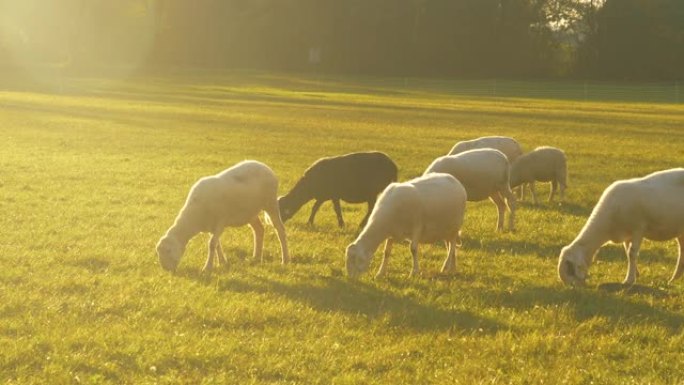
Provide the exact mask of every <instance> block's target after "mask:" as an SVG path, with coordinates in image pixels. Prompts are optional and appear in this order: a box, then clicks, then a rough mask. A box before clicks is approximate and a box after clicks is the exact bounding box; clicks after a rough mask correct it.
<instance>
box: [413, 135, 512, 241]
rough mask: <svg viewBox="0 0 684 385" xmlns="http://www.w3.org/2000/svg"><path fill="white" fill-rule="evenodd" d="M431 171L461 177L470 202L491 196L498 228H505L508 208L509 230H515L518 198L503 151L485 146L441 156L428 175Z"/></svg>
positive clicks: (433, 163)
mask: <svg viewBox="0 0 684 385" xmlns="http://www.w3.org/2000/svg"><path fill="white" fill-rule="evenodd" d="M431 172H444V173H447V174H451V175H452V176H454V178H456V179H458V181H459V182H461V183H462V184H463V187H465V189H466V192H467V193H468V200H469V201H473V202H477V201H481V200H484V199H486V198H489V199H491V200H492V202H494V204H495V205H496V207H497V209H498V213H499V217H498V220H497V224H496V229H497V231H503V228H504V215H505V213H506V207H508V210H509V211H510V216H509V222H508V229H509V230H510V231H513V230H514V228H515V226H514V221H515V207H516V204H515V197H514V196H513V192H512V191H511V188H510V185H509V172H510V169H509V165H508V160H507V159H506V156H505V155H504V154H503V153H502V152H501V151H499V150H494V149H491V148H483V149H478V150H469V151H466V152H462V153H460V154H458V155H447V156H442V157H439V158H437V159H435V161H434V162H432V164H431V165H430V166H429V167H428V168H427V170H425V174H428V173H431Z"/></svg>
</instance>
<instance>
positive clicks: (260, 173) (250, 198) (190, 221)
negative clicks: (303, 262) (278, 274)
mask: <svg viewBox="0 0 684 385" xmlns="http://www.w3.org/2000/svg"><path fill="white" fill-rule="evenodd" d="M262 210H264V211H265V212H266V214H267V222H269V219H270V221H271V222H272V224H273V226H274V227H275V229H276V231H277V233H278V238H279V240H280V247H281V256H282V263H283V264H285V263H287V262H288V261H289V254H288V251H287V239H286V236H285V227H284V226H283V222H282V221H281V219H280V210H279V209H278V179H277V178H276V176H275V174H274V173H273V171H272V170H271V169H270V168H268V166H266V165H265V164H263V163H260V162H257V161H253V160H247V161H244V162H240V163H238V164H236V165H235V166H233V167H231V168H229V169H227V170H225V171H223V172H221V173H219V174H216V175H213V176H208V177H204V178H201V179H200V180H199V181H197V183H195V185H194V186H192V188H191V189H190V193H189V194H188V197H187V199H186V201H185V205H184V206H183V208H182V209H181V211H180V213H179V214H178V217H176V221H175V222H174V224H173V226H171V228H170V229H169V230H168V231H167V232H166V234H165V235H164V236H163V237H162V238H161V239H160V240H159V243H157V254H158V255H159V262H160V264H161V265H162V267H163V268H164V269H166V270H170V271H173V270H175V269H176V267H177V266H178V263H179V262H180V259H181V257H182V256H183V253H184V252H185V246H186V245H187V243H188V241H189V240H190V239H191V238H192V237H194V236H195V235H196V234H198V233H200V232H208V233H211V234H212V236H211V239H210V240H209V253H208V256H207V262H206V264H205V265H204V268H203V269H202V270H203V271H207V272H209V271H211V269H212V268H213V263H214V257H218V260H219V261H220V262H221V263H224V264H225V263H226V259H225V257H224V256H223V251H222V249H221V242H220V239H219V238H220V236H221V233H222V232H223V230H224V229H225V228H226V227H237V226H243V225H246V224H249V225H250V226H251V228H252V231H253V233H254V254H253V256H254V258H255V259H256V258H258V259H261V257H262V250H263V243H264V226H263V225H262V224H261V221H260V220H259V213H260V212H261V211H262Z"/></svg>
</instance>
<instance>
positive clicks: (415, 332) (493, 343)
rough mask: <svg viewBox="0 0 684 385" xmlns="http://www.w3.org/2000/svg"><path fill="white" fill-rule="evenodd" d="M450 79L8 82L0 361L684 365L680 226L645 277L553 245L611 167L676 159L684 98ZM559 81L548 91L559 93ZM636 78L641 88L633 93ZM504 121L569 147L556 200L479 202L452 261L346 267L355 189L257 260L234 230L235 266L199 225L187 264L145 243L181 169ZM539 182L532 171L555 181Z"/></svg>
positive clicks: (270, 367)
mask: <svg viewBox="0 0 684 385" xmlns="http://www.w3.org/2000/svg"><path fill="white" fill-rule="evenodd" d="M437 85H438V82H434V81H431V82H420V81H411V82H410V83H408V84H407V83H406V82H404V81H401V80H391V79H390V80H387V81H382V82H378V81H371V80H370V79H345V78H327V77H315V78H314V77H305V76H294V75H282V74H258V73H257V74H255V73H249V74H246V73H222V74H203V75H183V76H180V75H178V76H173V77H159V78H152V77H146V78H136V79H130V80H127V81H123V82H122V81H119V82H111V81H104V80H100V79H69V80H65V81H64V82H63V83H62V84H61V85H60V91H59V92H54V89H51V91H50V92H44V91H42V90H41V88H40V87H30V88H26V87H24V88H22V87H16V86H12V87H6V88H5V91H2V92H0V141H1V142H2V143H1V145H0V162H1V167H0V213H1V214H2V215H0V228H1V229H2V231H0V263H1V266H0V267H1V268H0V383H3V384H34V383H35V384H44V383H51V384H71V383H117V384H118V383H135V384H151V383H162V384H166V383H188V384H191V383H192V384H205V383H206V384H211V383H235V384H238V383H239V384H295V383H296V384H430V383H435V384H446V383H450V384H503V383H515V384H541V383H545V384H592V383H593V384H609V383H615V384H632V383H633V384H648V383H652V384H677V383H680V384H681V383H684V289H683V288H684V281H679V282H677V283H676V284H675V285H672V286H667V284H666V282H667V279H668V278H669V277H670V275H671V273H672V269H673V268H674V264H675V260H676V247H675V242H674V241H672V242H665V243H653V242H645V245H644V247H643V249H642V253H641V258H640V272H641V276H640V278H639V283H640V284H641V285H643V287H642V290H639V291H636V292H607V291H603V290H599V289H597V287H596V286H597V284H599V283H605V282H616V281H620V280H622V278H623V277H624V273H625V269H626V262H625V257H624V254H623V251H622V249H621V247H620V246H617V245H613V246H606V247H604V248H603V249H602V250H601V252H600V253H599V255H598V260H597V262H596V263H595V264H594V266H593V267H592V269H591V274H592V275H591V277H590V279H589V286H588V287H587V288H584V289H572V288H565V287H563V286H561V284H560V283H559V281H558V278H557V275H556V263H557V258H558V253H559V251H560V248H561V247H562V246H563V245H565V244H567V243H568V242H570V241H571V240H572V239H573V238H574V236H575V235H576V234H577V233H578V231H579V230H580V228H581V227H582V225H583V224H584V221H585V219H586V217H587V216H588V214H589V212H590V211H591V208H592V207H593V205H594V204H595V202H596V200H597V199H598V197H599V195H600V193H601V192H602V191H603V189H604V188H605V187H606V186H607V185H608V184H610V183H611V182H613V181H614V180H616V179H620V178H626V177H634V176H641V175H645V174H647V173H649V172H652V171H655V170H659V169H665V168H672V167H681V166H683V165H684V147H683V145H684V106H682V105H681V104H680V105H677V104H649V103H640V102H637V101H633V102H610V101H604V102H596V101H591V102H584V101H573V100H568V99H564V100H558V99H554V98H540V97H536V98H525V97H491V96H487V95H480V96H473V95H463V94H459V92H458V90H457V89H455V88H454V87H441V86H437ZM550 96H553V95H550ZM631 99H633V100H638V99H639V96H638V95H633V98H631ZM489 134H500V135H508V136H513V137H515V138H517V139H518V140H519V141H520V142H521V143H522V144H523V146H524V147H525V148H526V149H532V148H534V147H535V146H538V145H553V146H557V147H559V148H562V149H564V150H565V151H566V154H567V156H568V159H569V171H570V176H569V190H568V192H567V202H566V203H565V204H563V205H558V204H548V203H546V202H544V203H543V204H541V205H540V206H538V207H535V206H533V205H531V204H530V203H529V202H527V203H522V204H520V205H519V211H518V223H517V225H518V226H517V227H518V231H517V232H515V233H504V234H497V233H495V232H494V227H495V218H496V210H495V208H494V205H492V204H491V203H489V202H480V203H472V204H469V205H468V210H467V213H466V223H465V225H464V229H463V235H464V245H463V247H462V249H461V251H460V253H459V266H458V269H459V273H458V275H457V276H455V277H453V278H449V279H446V278H442V277H439V276H437V275H435V274H434V273H436V272H437V271H438V269H439V267H440V266H441V262H442V260H443V259H444V256H445V255H446V251H445V249H444V248H443V246H442V245H426V246H424V247H422V252H423V255H422V257H421V260H420V263H421V267H422V269H423V270H424V272H425V274H424V276H423V277H420V278H408V273H409V271H410V253H409V250H408V247H407V246H406V245H397V246H396V247H395V249H394V253H393V256H394V258H393V259H392V261H391V264H390V268H391V271H390V277H389V279H387V280H373V279H372V275H373V273H374V270H375V269H376V268H377V266H378V264H379V259H380V253H379V252H378V253H377V254H376V257H375V258H374V260H373V263H372V265H371V269H372V272H371V274H367V275H366V276H364V277H363V278H362V279H360V280H359V281H350V280H348V279H347V278H346V274H345V273H344V249H345V247H346V245H347V244H348V243H349V242H351V241H352V240H353V239H354V237H355V233H356V228H355V225H356V223H358V221H359V220H360V219H361V218H362V216H363V214H364V210H365V205H349V204H343V212H344V216H345V220H346V221H347V227H346V228H345V229H339V228H338V227H337V225H336V220H335V217H334V213H333V210H332V205H330V204H329V203H328V204H326V205H324V206H323V207H322V209H321V211H320V212H319V215H318V217H317V224H316V227H315V228H309V227H308V226H307V225H306V219H307V217H308V211H309V210H310V207H311V204H309V205H307V206H305V207H304V208H303V209H302V211H300V212H299V213H298V214H297V215H296V216H295V217H294V218H293V219H292V220H291V221H290V222H288V223H287V224H286V227H287V231H288V238H289V243H290V248H291V254H292V261H293V263H292V264H290V265H288V266H281V265H280V264H279V253H280V250H279V247H278V243H277V238H276V237H275V232H274V231H273V230H272V229H271V228H268V227H267V237H266V243H265V262H264V263H263V264H261V263H255V262H254V261H251V259H250V255H251V247H252V246H251V245H252V239H251V232H250V230H249V229H248V228H246V227H245V228H236V229H229V230H227V231H226V232H225V233H224V236H223V238H222V240H223V244H224V248H225V250H226V254H227V256H228V258H229V261H230V266H229V267H228V268H225V269H221V270H219V271H217V272H216V273H215V274H213V275H212V276H210V277H207V276H202V275H201V274H200V269H201V267H202V265H203V263H204V259H205V253H206V242H207V240H208V237H206V236H204V235H200V236H197V237H196V238H195V239H193V240H192V241H191V243H190V244H189V246H188V249H187V251H186V253H185V256H184V258H183V260H182V262H181V265H180V267H179V270H178V272H177V274H176V275H171V274H168V273H166V272H164V271H163V270H162V269H161V268H160V266H159V264H158V262H157V257H156V254H155V251H154V246H155V243H156V242H157V240H158V239H159V238H160V237H161V235H162V234H163V233H164V232H165V231H166V229H167V228H168V227H169V226H170V225H171V224H172V222H173V219H174V218H175V216H176V214H177V212H178V210H179V209H180V207H181V206H182V204H183V202H184V199H185V196H186V194H187V192H188V190H189V188H190V186H191V185H192V184H193V183H194V182H195V181H196V180H197V179H198V178H199V177H201V176H204V175H209V174H214V173H216V172H218V171H221V170H222V169H224V168H227V167H228V166H231V165H233V164H234V163H236V162H238V161H240V160H243V159H258V160H261V161H263V162H265V163H267V164H268V165H270V166H271V168H272V169H273V170H274V171H275V172H276V174H277V175H278V176H279V178H280V181H281V187H280V190H281V192H284V191H286V190H287V189H289V188H290V187H292V185H293V184H294V182H295V181H296V179H297V178H298V176H300V175H301V173H302V172H303V170H304V169H305V168H306V167H308V165H310V164H311V163H312V162H313V161H314V160H316V159H318V158H319V157H322V156H327V155H335V154H342V153H346V152H351V151H360V150H381V151H384V152H386V153H387V154H389V155H390V156H391V157H392V158H393V159H394V160H395V162H396V163H397V164H398V165H399V168H400V179H402V180H405V179H408V178H411V177H413V176H417V175H419V174H421V173H422V171H423V170H424V169H425V168H426V167H427V165H428V164H429V163H430V162H431V161H432V160H433V159H434V158H435V157H437V156H440V155H443V154H445V153H446V152H447V151H448V150H449V149H450V148H451V146H452V145H453V144H454V143H455V142H456V141H458V140H462V139H466V138H472V137H477V136H482V135H489ZM546 189H547V186H543V187H542V186H539V187H538V191H539V192H541V193H543V194H544V195H545V194H546V192H547V190H546Z"/></svg>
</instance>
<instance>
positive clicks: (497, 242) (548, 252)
mask: <svg viewBox="0 0 684 385" xmlns="http://www.w3.org/2000/svg"><path fill="white" fill-rule="evenodd" d="M561 248H563V245H553V244H547V245H542V244H538V243H532V242H530V241H529V240H524V239H506V238H491V239H490V238H486V239H475V238H468V237H467V236H465V237H463V246H462V247H461V249H462V250H464V251H466V252H468V253H471V254H472V253H479V252H481V253H491V254H499V253H505V254H506V255H507V256H508V257H515V255H519V254H532V255H536V256H537V257H539V258H541V259H549V260H556V259H558V255H559V254H560V251H561ZM511 254H513V255H511Z"/></svg>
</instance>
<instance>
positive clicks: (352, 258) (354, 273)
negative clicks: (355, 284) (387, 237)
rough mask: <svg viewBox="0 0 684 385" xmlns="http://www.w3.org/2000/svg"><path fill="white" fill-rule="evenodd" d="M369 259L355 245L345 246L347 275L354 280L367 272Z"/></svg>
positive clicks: (368, 256) (366, 254)
mask: <svg viewBox="0 0 684 385" xmlns="http://www.w3.org/2000/svg"><path fill="white" fill-rule="evenodd" d="M370 257H371V256H370V255H369V254H368V253H366V252H365V251H364V250H363V249H362V248H361V247H359V245H357V244H355V243H352V244H351V245H349V246H347V252H346V264H347V274H348V275H349V276H350V277H352V278H356V277H358V276H359V275H361V274H363V273H365V272H366V271H368V268H369V267H370Z"/></svg>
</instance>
